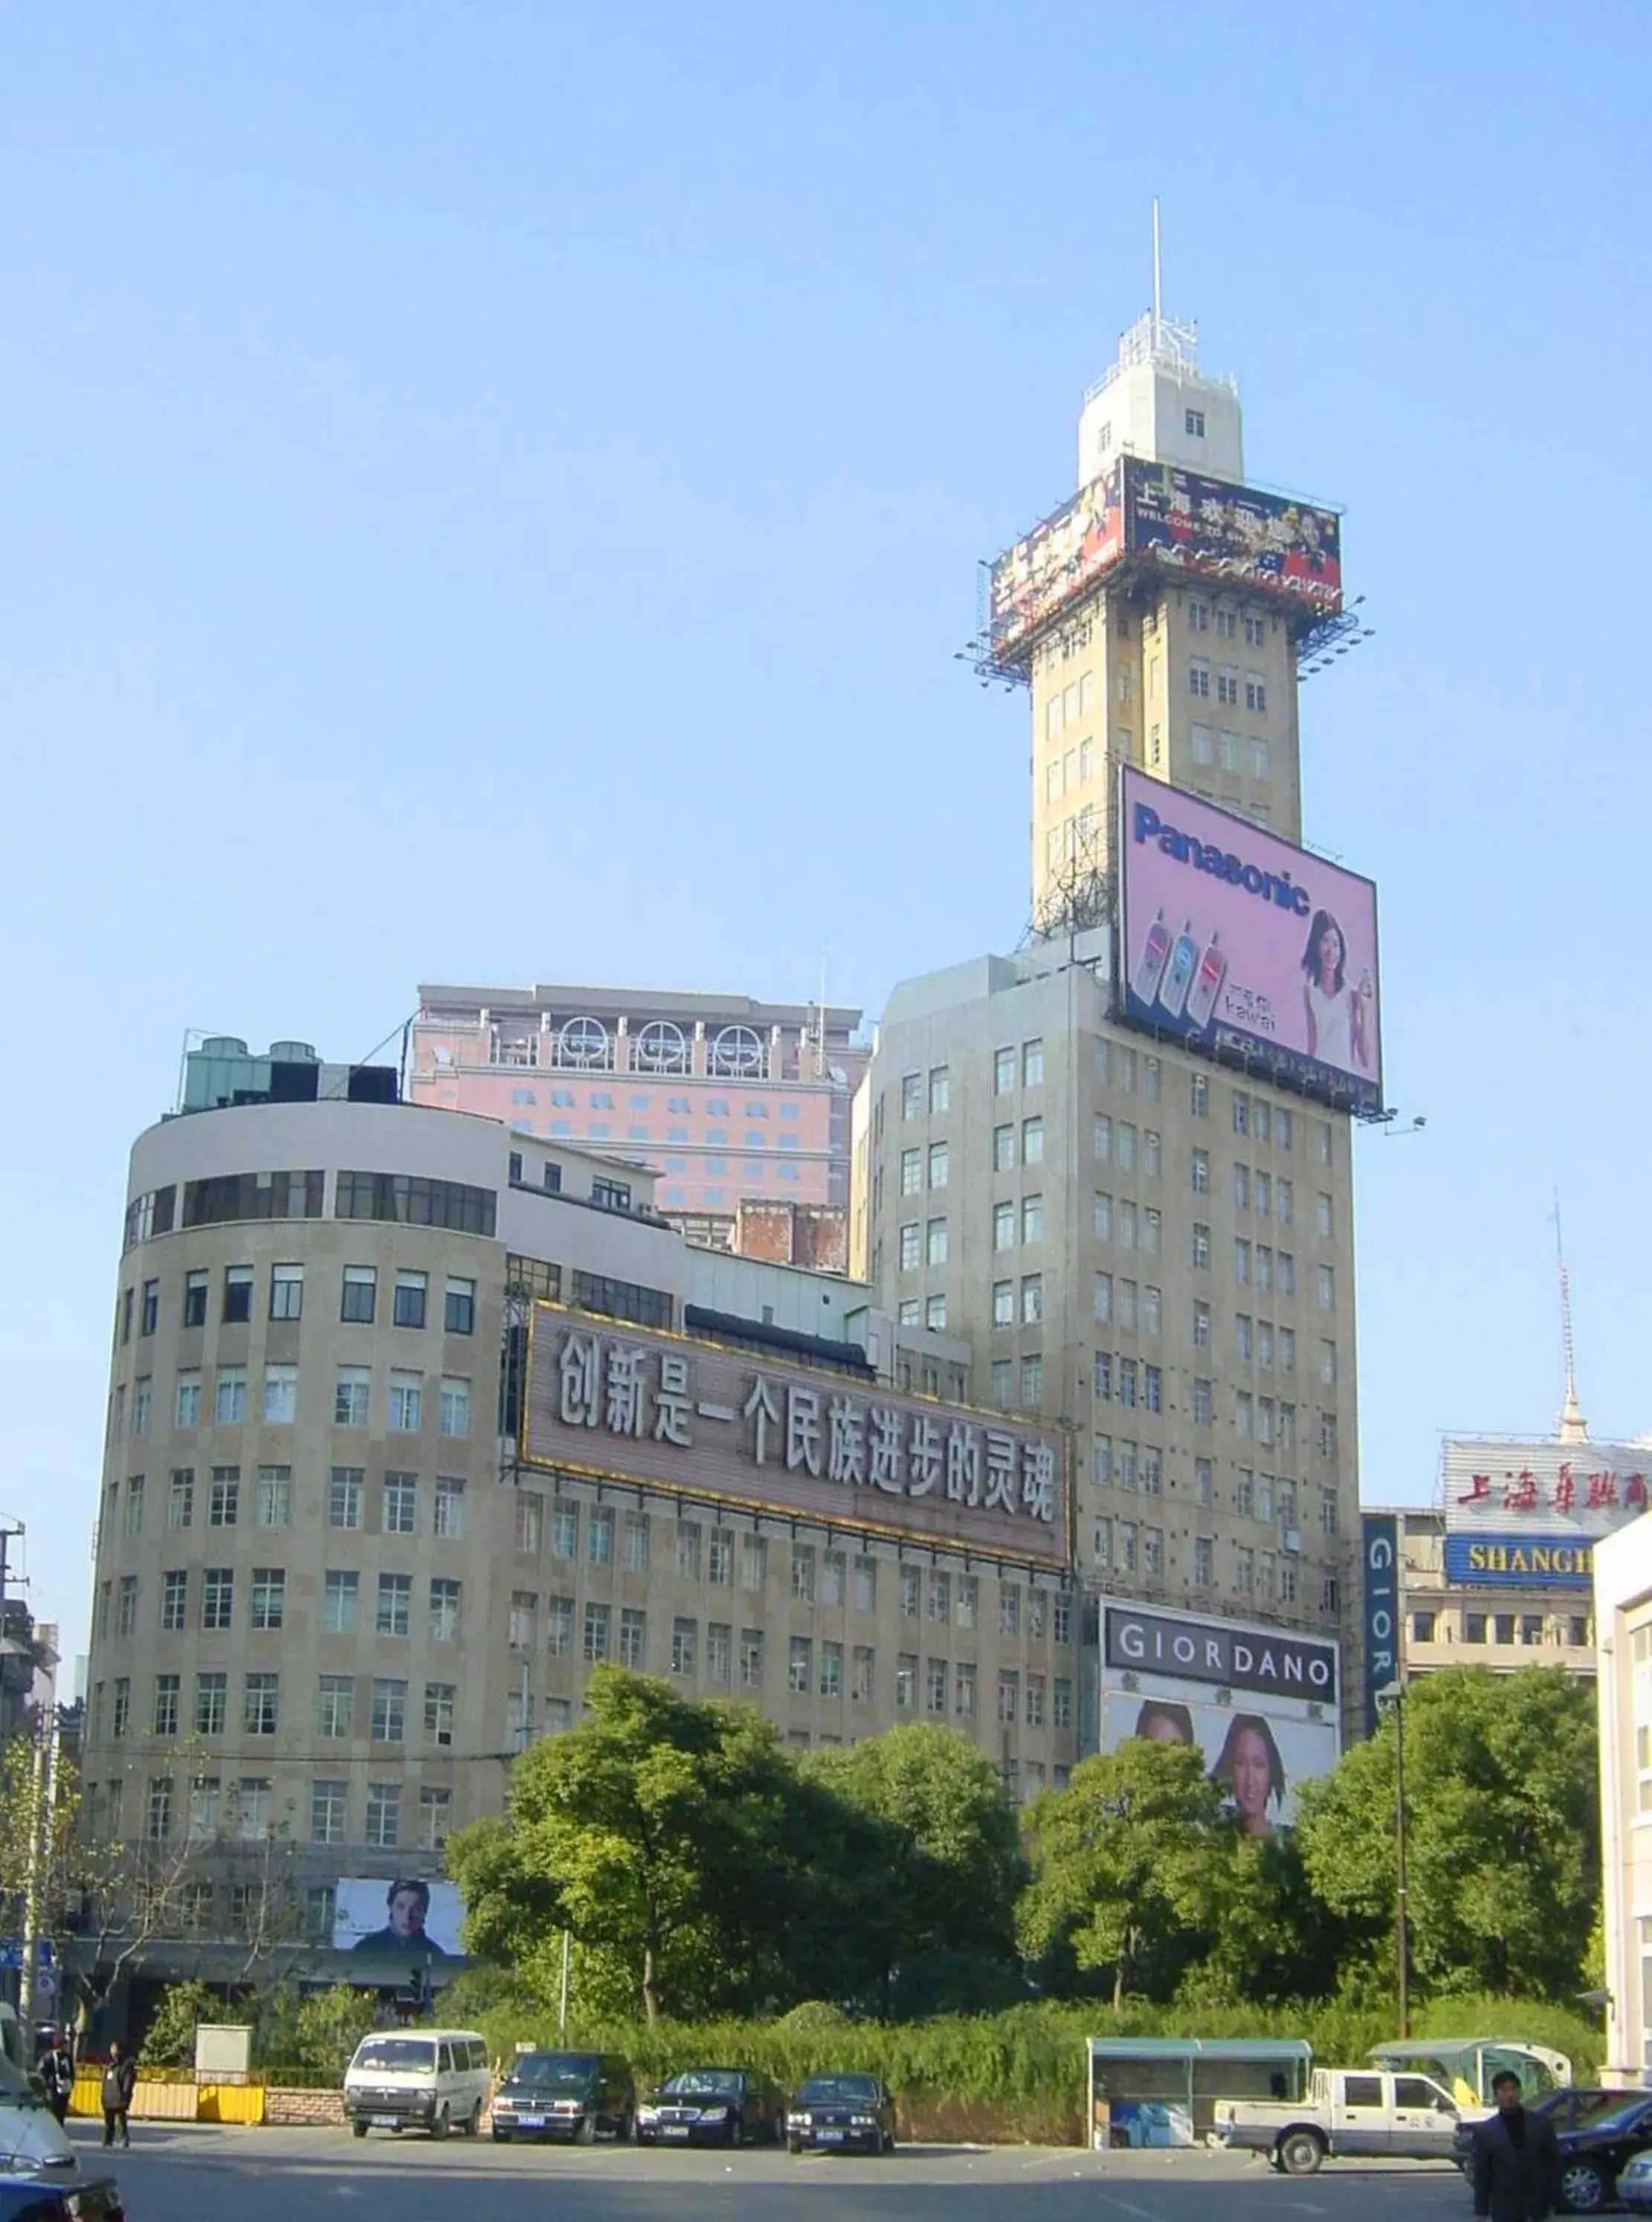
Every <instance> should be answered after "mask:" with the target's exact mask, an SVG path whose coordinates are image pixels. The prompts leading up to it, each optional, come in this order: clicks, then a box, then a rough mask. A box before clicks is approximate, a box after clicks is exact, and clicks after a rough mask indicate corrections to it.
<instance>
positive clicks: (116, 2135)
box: [102, 2039, 138, 2145]
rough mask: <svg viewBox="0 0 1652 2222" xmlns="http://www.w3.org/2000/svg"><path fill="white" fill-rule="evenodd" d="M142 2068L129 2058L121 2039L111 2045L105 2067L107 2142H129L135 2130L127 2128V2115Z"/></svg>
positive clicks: (109, 2143)
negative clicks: (137, 2066) (139, 2069)
mask: <svg viewBox="0 0 1652 2222" xmlns="http://www.w3.org/2000/svg"><path fill="white" fill-rule="evenodd" d="M137 2080H138V2071H137V2068H136V2065H135V2062H132V2061H130V2060H129V2059H128V2058H127V2056H126V2054H125V2052H124V2051H123V2049H122V2047H121V2044H120V2042H119V2040H118V2039H116V2042H115V2043H113V2044H111V2045H110V2048H109V2065H108V2067H107V2068H104V2087H103V2092H102V2098H103V2104H104V2144H106V2145H112V2144H122V2145H129V2144H131V2142H132V2132H131V2131H130V2130H129V2128H128V2127H127V2125H126V2117H127V2112H128V2110H129V2108H130V2106H131V2104H132V2093H133V2091H134V2089H135V2087H136V2084H137Z"/></svg>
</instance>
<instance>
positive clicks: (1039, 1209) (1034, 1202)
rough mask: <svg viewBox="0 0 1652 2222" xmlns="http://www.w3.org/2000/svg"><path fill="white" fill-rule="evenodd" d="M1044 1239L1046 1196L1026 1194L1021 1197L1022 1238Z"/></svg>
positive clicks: (1028, 1239) (1031, 1239)
mask: <svg viewBox="0 0 1652 2222" xmlns="http://www.w3.org/2000/svg"><path fill="white" fill-rule="evenodd" d="M1021 1240H1022V1241H1023V1242H1042V1241H1043V1240H1044V1198H1043V1197H1042V1196H1023V1197H1022V1198H1021Z"/></svg>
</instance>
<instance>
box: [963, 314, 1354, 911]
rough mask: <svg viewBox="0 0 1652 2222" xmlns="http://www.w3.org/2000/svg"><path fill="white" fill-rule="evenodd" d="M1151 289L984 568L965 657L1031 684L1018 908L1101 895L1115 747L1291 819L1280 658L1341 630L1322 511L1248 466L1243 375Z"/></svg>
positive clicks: (1283, 825) (1294, 740)
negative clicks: (1027, 859)
mask: <svg viewBox="0 0 1652 2222" xmlns="http://www.w3.org/2000/svg"><path fill="white" fill-rule="evenodd" d="M1154 294H1155V305H1154V307H1153V309H1151V310H1150V311H1148V312H1147V313H1146V315H1145V316H1143V317H1140V318H1139V319H1138V320H1137V322H1136V323H1134V324H1133V325H1132V326H1131V328H1130V329H1129V330H1128V331H1127V332H1126V333H1125V334H1124V335H1123V336H1122V338H1121V340H1120V342H1119V350H1118V355H1117V357H1116V359H1115V361H1114V362H1113V363H1112V364H1111V365H1110V367H1109V369H1108V370H1107V372H1106V373H1105V374H1104V375H1103V376H1102V378H1101V379H1100V380H1098V381H1097V382H1096V385H1094V386H1091V387H1090V391H1089V392H1087V393H1086V394H1085V396H1084V406H1083V408H1082V410H1081V411H1080V414H1079V420H1078V492H1077V495H1076V496H1075V497H1074V498H1073V499H1071V501H1069V502H1067V503H1065V504H1064V505H1063V506H1062V507H1061V508H1060V509H1058V510H1057V511H1055V512H1053V513H1052V515H1051V516H1049V517H1047V518H1045V519H1044V520H1043V521H1042V522H1041V523H1040V524H1037V525H1035V526H1034V527H1033V530H1032V531H1031V532H1030V533H1028V534H1027V536H1026V537H1025V538H1024V539H1022V540H1021V541H1019V542H1017V543H1016V544H1015V545H1014V547H1013V548H1012V549H1009V550H1008V553H1007V554H1006V555H1005V556H1003V557H1002V558H1001V559H1000V561H999V562H998V563H996V565H995V566H993V568H992V571H991V574H990V579H989V588H988V600H989V609H988V614H987V622H986V625H985V627H984V630H983V633H982V635H981V637H980V639H979V641H978V642H977V653H978V658H979V668H981V669H982V670H983V672H984V673H987V674H989V675H993V676H997V677H1002V678H1007V679H1010V680H1012V681H1018V682H1019V681H1025V682H1026V683H1027V685H1028V687H1029V689H1030V692H1031V696H1032V712H1033V746H1032V775H1033V795H1032V811H1031V838H1032V859H1031V863H1032V875H1031V876H1032V897H1033V920H1034V922H1035V924H1036V925H1037V926H1039V927H1040V929H1041V930H1058V929H1059V928H1061V927H1062V926H1068V925H1072V924H1075V923H1076V924H1078V925H1081V926H1082V925H1084V924H1088V923H1093V922H1094V921H1095V920H1096V919H1098V918H1100V917H1101V916H1102V915H1104V914H1105V911H1106V898H1105V886H1106V883H1107V882H1108V879H1109V871H1110V867H1111V863H1112V858H1113V846H1112V835H1111V830H1110V825H1111V816H1112V810H1111V805H1112V801H1113V799H1114V796H1115V789H1116V784H1117V772H1118V768H1119V766H1120V765H1121V764H1126V763H1128V764H1135V765H1137V766H1139V767H1140V769H1143V770H1145V771H1146V772H1148V773H1150V774H1151V775H1152V776H1153V777H1154V778H1155V779H1161V780H1165V781H1168V782H1169V783H1170V785H1171V786H1172V787H1178V788H1184V789H1185V790H1187V791H1188V792H1190V793H1192V794H1198V795H1202V796H1203V797H1205V798H1206V799H1207V800H1213V801H1215V802H1218V803H1220V804H1221V805H1222V807H1224V808H1226V809H1229V810H1234V811H1237V812H1239V813H1241V815H1243V816H1244V817H1247V818H1248V819H1251V821H1252V822H1253V824H1255V825H1266V826H1269V827H1271V828H1272V829H1274V830H1275V831H1277V832H1278V833H1279V834H1281V835H1282V836H1283V837H1284V838H1285V839H1286V840H1289V841H1293V842H1294V841H1298V840H1300V839H1301V838H1302V785H1301V778H1300V765H1299V752H1298V733H1297V668H1298V663H1299V661H1300V660H1301V658H1302V656H1303V653H1304V651H1309V652H1311V651H1312V650H1314V649H1316V648H1317V647H1322V646H1323V645H1324V644H1325V642H1326V637H1327V635H1328V633H1337V632H1341V631H1343V630H1346V629H1347V620H1345V619H1343V618H1341V616H1340V592H1339V589H1340V576H1341V574H1340V559H1339V553H1338V541H1339V531H1338V519H1337V517H1336V515H1335V512H1333V511H1330V510H1329V509H1327V508H1325V507H1324V506H1323V505H1310V504H1307V503H1303V502H1299V501H1296V500H1293V499H1285V498H1282V497H1279V496H1277V495H1272V494H1269V493H1265V492H1262V491H1260V490H1259V489H1255V488H1251V487H1247V486H1246V485H1245V484H1244V424H1243V417H1242V413H1241V408H1240V400H1239V389H1238V386H1237V385H1236V383H1235V381H1234V380H1233V379H1231V378H1228V377H1218V376H1214V375H1212V374H1211V373H1208V372H1206V371H1204V370H1203V369H1202V368H1201V367H1200V364H1199V351H1198V333H1197V326H1195V325H1194V324H1191V323H1176V322H1173V321H1172V320H1171V319H1170V318H1169V317H1165V316H1164V315H1163V314H1162V313H1161V312H1160V311H1159V307H1158V305H1157V296H1158V283H1157V272H1156V271H1155V285H1154Z"/></svg>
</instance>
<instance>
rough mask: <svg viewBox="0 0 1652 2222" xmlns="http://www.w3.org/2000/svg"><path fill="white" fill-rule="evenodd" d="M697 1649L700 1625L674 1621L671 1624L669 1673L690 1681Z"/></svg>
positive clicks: (693, 1621)
mask: <svg viewBox="0 0 1652 2222" xmlns="http://www.w3.org/2000/svg"><path fill="white" fill-rule="evenodd" d="M699 1648H700V1623H699V1622H698V1621H697V1620H674V1621H673V1622H672V1623H671V1672H672V1673H674V1674H681V1675H682V1676H683V1677H685V1679H692V1678H693V1676H694V1660H695V1654H696V1653H697V1651H698V1650H699Z"/></svg>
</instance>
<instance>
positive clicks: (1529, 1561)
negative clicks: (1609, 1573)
mask: <svg viewBox="0 0 1652 2222" xmlns="http://www.w3.org/2000/svg"><path fill="white" fill-rule="evenodd" d="M1446 1579H1447V1580H1448V1582H1476V1583H1480V1584H1483V1585H1485V1586H1486V1587H1487V1588H1494V1589H1569V1590H1586V1589H1589V1588H1591V1587H1592V1585H1593V1582H1594V1546H1593V1544H1592V1543H1572V1542H1568V1541H1567V1540H1566V1539H1565V1537H1563V1536H1555V1535H1486V1536H1485V1537H1481V1536H1479V1535H1448V1536H1447V1538H1446Z"/></svg>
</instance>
